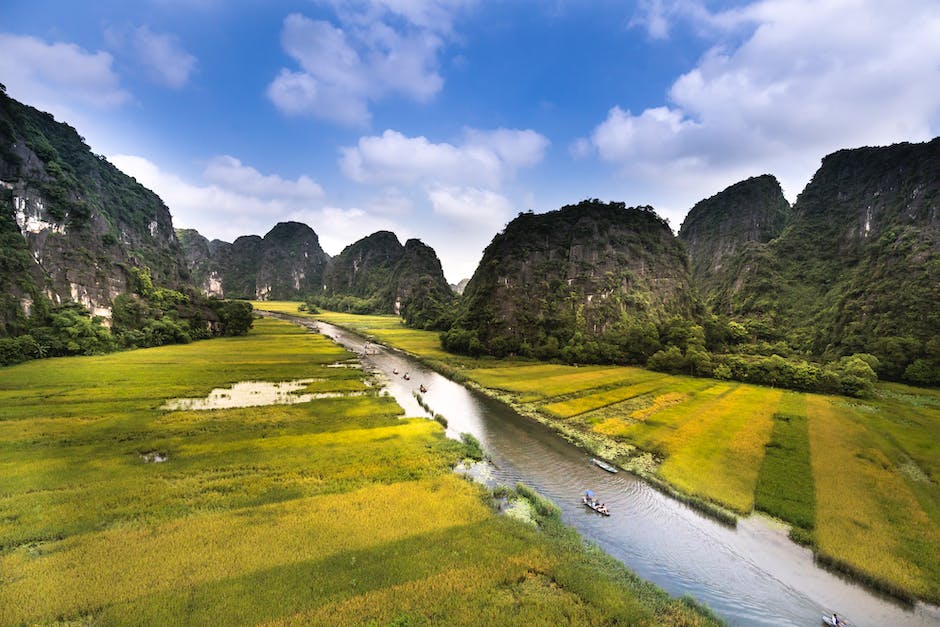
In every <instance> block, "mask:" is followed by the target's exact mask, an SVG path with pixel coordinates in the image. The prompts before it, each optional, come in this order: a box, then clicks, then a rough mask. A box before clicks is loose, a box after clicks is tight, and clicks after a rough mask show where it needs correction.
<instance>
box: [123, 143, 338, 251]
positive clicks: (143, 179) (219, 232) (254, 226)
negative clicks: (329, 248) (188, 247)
mask: <svg viewBox="0 0 940 627" xmlns="http://www.w3.org/2000/svg"><path fill="white" fill-rule="evenodd" d="M108 159H109V161H111V163H113V164H114V165H115V166H117V167H118V168H120V169H121V170H122V171H124V172H125V173H126V174H128V175H130V176H133V177H134V178H136V179H137V181H138V182H139V183H140V184H141V185H143V186H144V187H147V188H148V189H151V190H153V191H154V192H155V193H156V194H157V195H158V196H160V198H162V199H163V202H164V203H166V205H167V207H169V208H170V213H171V214H172V215H173V221H174V224H175V225H176V226H178V227H181V228H194V229H196V230H198V231H199V232H200V233H202V234H203V235H206V237H210V239H211V238H220V239H227V240H228V241H232V240H233V239H234V238H236V237H238V236H240V235H249V234H258V235H263V234H264V233H267V232H268V231H269V230H270V229H271V227H273V226H274V225H275V224H276V223H278V222H282V221H284V220H290V219H293V218H292V217H291V216H293V215H295V214H298V213H299V212H303V211H307V210H309V209H310V205H311V202H312V201H313V200H315V199H317V198H319V197H320V196H321V195H322V193H323V191H322V189H320V186H319V185H317V184H316V183H315V182H314V181H313V180H311V179H310V178H309V177H306V176H301V177H299V178H298V179H297V180H296V181H287V180H285V179H283V178H281V177H279V176H276V175H268V176H265V175H262V174H261V173H260V172H258V171H257V170H255V169H254V168H252V167H249V166H245V165H243V164H242V163H241V162H240V161H239V160H238V159H235V158H234V157H228V156H223V157H215V158H214V159H212V160H210V162H209V165H208V166H207V167H206V170H205V171H204V173H203V177H204V179H205V180H204V181H200V182H197V183H193V182H190V181H188V180H186V179H184V178H183V177H180V176H178V175H176V174H173V173H170V172H166V171H164V170H161V169H160V167H159V166H157V165H156V164H155V163H153V162H151V161H149V160H147V159H145V158H143V157H139V156H134V155H114V156H111V157H108ZM239 175H240V176H241V177H242V179H243V180H241V181H239V180H237V179H236V177H237V176H239ZM314 228H316V227H314Z"/></svg>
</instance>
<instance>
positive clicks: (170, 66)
mask: <svg viewBox="0 0 940 627" xmlns="http://www.w3.org/2000/svg"><path fill="white" fill-rule="evenodd" d="M133 43H134V51H135V52H136V54H137V58H138V59H139V61H140V63H141V65H143V67H144V68H146V70H147V72H148V74H149V75H150V77H151V78H152V79H153V80H154V81H155V82H156V83H158V84H160V85H163V86H165V87H171V88H173V89H179V88H181V87H183V86H184V85H186V83H187V82H189V77H190V76H191V75H192V73H193V72H194V71H195V70H196V57H194V56H193V55H191V54H189V53H188V52H186V51H185V50H184V49H183V47H182V45H181V44H180V42H179V39H178V38H177V37H176V36H174V35H169V34H165V33H163V34H161V33H155V32H153V31H151V30H150V28H149V27H148V26H140V27H138V28H137V29H135V30H134V37H133Z"/></svg>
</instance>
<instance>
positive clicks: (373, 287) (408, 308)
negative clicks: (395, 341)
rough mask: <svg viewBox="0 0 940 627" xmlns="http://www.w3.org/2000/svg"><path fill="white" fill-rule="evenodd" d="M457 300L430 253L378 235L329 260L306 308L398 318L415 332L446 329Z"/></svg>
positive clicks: (422, 246) (420, 245)
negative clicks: (417, 330) (321, 285)
mask: <svg viewBox="0 0 940 627" xmlns="http://www.w3.org/2000/svg"><path fill="white" fill-rule="evenodd" d="M455 300H456V296H455V295H454V293H453V291H452V290H451V289H450V286H449V285H448V284H447V281H446V280H445V279H444V272H443V270H442V269H441V262H440V260H438V258H437V254H436V253H435V252H434V249H432V248H431V247H429V246H427V245H426V244H423V243H422V242H420V241H419V240H416V239H410V240H408V241H407V242H405V245H404V246H402V245H401V243H400V242H399V241H398V237H396V236H395V234H394V233H391V232H389V231H378V232H376V233H373V234H372V235H369V236H368V237H364V238H363V239H361V240H359V241H357V242H355V243H353V244H351V245H349V246H347V247H346V248H345V249H344V250H343V252H341V253H340V254H339V255H337V256H336V257H333V258H332V259H330V263H329V265H328V266H327V269H326V271H325V272H324V274H323V290H322V291H320V292H319V293H313V294H311V295H310V298H309V299H308V302H309V305H310V306H311V307H324V308H327V309H333V310H336V311H349V312H354V313H359V314H369V313H395V314H400V315H401V316H402V317H403V318H404V319H405V320H406V321H407V322H408V324H409V325H410V326H413V327H415V328H419V329H446V328H447V327H449V326H450V324H451V322H452V319H453V318H452V316H453V312H452V307H453V303H454V301H455Z"/></svg>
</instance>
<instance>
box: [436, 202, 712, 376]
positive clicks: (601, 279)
mask: <svg viewBox="0 0 940 627" xmlns="http://www.w3.org/2000/svg"><path fill="white" fill-rule="evenodd" d="M699 311H700V306H699V305H698V302H697V299H696V298H695V296H694V293H693V290H692V286H691V278H690V275H689V269H688V262H687V255H686V251H685V248H684V246H683V245H682V243H681V242H679V241H678V240H677V239H676V238H675V237H674V236H673V234H672V232H671V231H670V230H669V226H668V225H667V224H666V222H665V221H664V220H663V219H662V218H660V217H659V216H658V215H656V213H655V212H654V211H653V210H652V208H650V207H626V206H625V205H624V204H623V203H610V204H604V203H601V202H599V201H596V200H595V201H584V202H581V203H580V204H578V205H569V206H566V207H563V208H561V209H559V210H557V211H552V212H549V213H544V214H538V215H535V214H531V213H526V214H520V215H519V216H518V217H517V218H516V219H514V220H513V221H512V222H510V223H509V224H508V225H507V226H506V229H505V230H504V231H503V232H502V233H500V234H498V235H497V236H496V237H495V238H493V241H492V243H491V244H490V245H489V246H488V247H487V248H486V251H485V252H484V254H483V259H482V260H481V262H480V265H479V267H478V268H477V270H476V272H475V273H474V275H473V278H471V279H470V282H469V283H468V284H467V286H466V289H465V291H464V295H463V306H462V308H461V312H460V314H459V317H458V320H457V323H456V324H455V328H454V330H452V332H451V335H450V336H449V337H448V338H445V339H446V340H447V342H448V343H449V344H450V347H451V348H453V349H456V350H463V351H469V352H484V351H485V352H489V353H492V354H496V355H501V354H506V353H522V354H530V353H531V354H536V355H539V356H544V357H550V356H556V355H558V354H560V353H563V352H564V350H563V349H564V347H566V346H570V347H571V348H570V350H569V353H568V356H569V357H570V358H573V359H587V360H597V359H603V358H604V357H602V356H601V354H602V353H603V352H604V349H605V348H609V347H610V346H611V343H612V339H611V337H610V336H611V335H612V334H617V335H618V336H619V335H620V331H623V327H624V326H628V327H633V328H637V327H642V326H644V325H645V329H644V333H646V334H648V335H652V336H655V335H656V331H655V328H650V325H656V324H659V323H662V322H665V321H666V320H668V319H670V318H672V317H676V316H678V317H682V318H689V317H691V316H693V315H694V314H695V313H696V312H699ZM599 343H604V345H600V344H599ZM613 358H614V359H618V357H617V356H614V357H613Z"/></svg>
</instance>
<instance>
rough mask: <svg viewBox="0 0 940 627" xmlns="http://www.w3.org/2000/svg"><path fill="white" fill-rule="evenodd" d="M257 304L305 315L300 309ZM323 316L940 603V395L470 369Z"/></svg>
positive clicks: (373, 319) (418, 335)
mask: <svg viewBox="0 0 940 627" xmlns="http://www.w3.org/2000/svg"><path fill="white" fill-rule="evenodd" d="M259 305H260V306H263V307H266V308H272V309H280V310H282V311H284V312H287V313H297V311H296V310H297V307H296V303H278V304H272V303H264V304H259ZM317 317H319V318H321V319H324V320H326V321H329V322H333V323H335V324H340V325H343V326H347V327H349V328H353V329H355V330H358V331H360V332H362V333H364V334H367V335H372V336H374V337H375V338H376V339H377V340H379V341H382V342H384V343H387V344H389V345H392V346H395V347H398V348H401V349H402V350H406V351H408V352H411V353H414V354H416V355H417V356H419V357H420V358H421V359H423V360H425V361H426V362H429V363H431V364H432V365H434V366H435V367H437V368H438V369H440V370H441V371H443V372H445V373H450V374H453V375H455V376H456V378H459V379H463V380H467V381H469V382H471V383H473V384H476V385H478V386H480V387H481V388H483V389H485V390H487V391H488V392H489V393H491V394H492V395H494V396H497V397H499V398H502V399H503V400H506V401H508V402H510V403H511V404H513V405H515V406H516V407H517V408H518V409H520V410H521V411H522V412H523V413H526V414H528V415H530V416H532V417H534V418H537V419H539V420H541V421H542V422H546V423H548V424H551V425H552V426H553V427H554V428H556V429H557V430H558V431H559V432H561V433H562V434H563V435H565V436H566V437H568V438H569V439H571V440H573V441H576V442H578V443H579V444H581V445H583V446H585V447H587V448H588V449H590V450H592V451H594V452H596V453H598V454H601V455H603V456H605V457H607V458H609V459H612V460H613V461H615V462H616V463H618V464H620V465H621V466H623V467H624V468H627V469H631V470H634V471H636V472H638V473H640V474H645V475H647V476H650V477H651V478H652V479H653V480H654V481H659V482H664V483H665V484H667V485H668V486H670V487H672V488H673V489H676V490H678V491H679V492H681V494H682V495H684V496H685V497H686V498H689V499H690V500H692V502H693V503H700V504H702V505H703V506H707V504H708V503H714V504H718V505H719V506H721V507H723V508H726V509H728V510H732V511H734V512H737V513H739V514H747V513H750V512H751V511H753V510H754V509H759V510H763V511H765V512H767V513H770V514H772V515H774V516H777V517H779V518H781V519H783V520H786V521H787V522H789V523H791V524H792V525H793V531H792V533H791V535H792V537H793V538H794V539H795V540H797V541H799V542H802V543H804V544H809V545H810V546H812V547H813V548H814V549H815V550H816V552H817V556H818V557H819V558H820V560H821V561H822V562H824V563H826V564H828V565H830V566H831V567H834V568H837V569H839V570H842V571H844V572H848V573H850V574H852V575H854V576H855V577H857V578H859V579H861V580H863V581H866V582H868V583H869V584H870V585H872V586H874V587H876V588H879V589H882V590H885V591H888V592H891V593H892V594H894V595H896V596H899V597H902V598H906V599H909V600H913V599H915V598H920V599H924V600H928V601H931V602H934V603H938V602H940V449H938V448H937V446H936V444H937V442H940V391H938V390H931V389H921V388H911V387H907V386H903V385H898V384H879V385H878V386H877V389H876V395H875V396H874V397H873V398H871V399H862V400H860V399H849V398H845V397H836V396H820V395H809V394H801V393H797V392H784V391H781V390H778V389H773V388H767V387H760V386H752V385H747V384H742V383H735V382H725V381H716V380H711V379H696V378H690V377H681V376H670V375H665V374H661V373H654V372H650V371H647V370H643V369H639V368H630V367H612V366H586V367H574V366H564V365H557V364H545V363H538V362H532V361H519V360H500V361H496V360H490V359H472V358H468V357H465V356H458V355H450V354H448V353H445V352H444V351H442V350H441V348H440V344H439V342H438V341H437V334H435V333H433V332H428V331H415V330H409V329H407V328H405V327H404V326H403V325H402V324H401V322H400V320H399V319H398V318H396V317H394V316H354V315H348V314H335V313H323V314H318V315H317Z"/></svg>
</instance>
